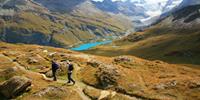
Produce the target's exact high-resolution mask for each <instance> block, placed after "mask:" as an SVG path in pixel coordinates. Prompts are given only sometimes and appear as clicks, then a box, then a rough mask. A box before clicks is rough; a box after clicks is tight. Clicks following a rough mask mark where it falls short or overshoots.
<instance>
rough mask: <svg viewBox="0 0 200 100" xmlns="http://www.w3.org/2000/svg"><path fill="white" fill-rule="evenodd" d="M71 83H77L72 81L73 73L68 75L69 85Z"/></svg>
mask: <svg viewBox="0 0 200 100" xmlns="http://www.w3.org/2000/svg"><path fill="white" fill-rule="evenodd" d="M71 81H72V82H73V83H74V84H75V81H74V80H73V79H72V73H68V83H71Z"/></svg>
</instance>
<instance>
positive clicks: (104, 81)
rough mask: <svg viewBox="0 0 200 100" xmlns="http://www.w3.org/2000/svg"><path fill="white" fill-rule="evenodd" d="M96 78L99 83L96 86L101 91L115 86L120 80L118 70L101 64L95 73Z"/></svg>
mask: <svg viewBox="0 0 200 100" xmlns="http://www.w3.org/2000/svg"><path fill="white" fill-rule="evenodd" d="M96 78H97V80H98V81H99V84H98V86H100V88H103V89H107V88H111V87H112V86H117V80H118V79H119V78H120V72H119V70H118V69H117V68H116V67H115V66H113V65H105V64H102V65H100V66H99V68H98V71H97V72H96Z"/></svg>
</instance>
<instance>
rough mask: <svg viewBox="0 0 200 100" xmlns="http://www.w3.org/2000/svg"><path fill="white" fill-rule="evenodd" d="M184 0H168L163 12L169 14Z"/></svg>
mask: <svg viewBox="0 0 200 100" xmlns="http://www.w3.org/2000/svg"><path fill="white" fill-rule="evenodd" d="M182 1H183V0H168V1H167V3H166V5H165V6H164V8H163V9H162V12H163V13H165V12H169V11H170V10H172V9H173V8H175V7H176V6H178V5H179V4H180V3H181V2H182Z"/></svg>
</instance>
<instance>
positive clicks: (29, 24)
mask: <svg viewBox="0 0 200 100" xmlns="http://www.w3.org/2000/svg"><path fill="white" fill-rule="evenodd" d="M24 6H25V7H26V6H31V7H33V8H34V9H33V10H30V9H26V10H20V11H18V12H17V13H16V14H15V16H14V17H11V19H10V20H7V21H4V22H5V23H4V25H3V26H2V25H1V26H0V33H3V32H2V30H3V28H5V27H6V28H8V29H9V30H10V31H12V32H15V33H16V34H20V35H21V36H26V35H28V34H29V36H31V35H35V34H36V33H41V34H42V35H44V36H45V37H48V36H50V35H51V36H53V37H52V38H53V41H51V43H49V44H48V45H52V46H59V47H69V46H71V45H76V44H78V43H79V44H80V43H82V42H88V41H90V40H92V39H95V38H97V36H96V34H94V33H90V32H89V31H88V30H87V27H88V26H92V27H95V28H96V30H95V29H94V30H91V31H92V32H96V33H98V34H101V35H102V36H107V35H108V36H109V35H117V34H120V33H124V32H125V31H126V29H127V26H123V25H122V23H119V21H118V20H113V19H116V18H113V17H112V20H111V19H109V18H106V20H105V21H104V19H105V17H109V16H108V15H106V14H105V15H104V13H101V12H100V13H99V15H98V16H99V17H98V18H96V16H95V14H94V16H87V15H81V14H80V13H76V16H74V15H71V14H65V15H64V14H55V13H50V12H48V11H47V10H46V9H44V8H43V7H40V6H38V5H36V4H32V3H29V4H28V5H24ZM110 17H111V16H110ZM2 18H3V17H2ZM2 18H0V19H2ZM51 18H53V19H54V21H53V20H52V19H51ZM65 24H67V26H66V27H67V28H65ZM128 28H130V26H129V27H128ZM24 30H26V31H28V32H26V33H24ZM105 30H110V31H112V34H107V32H106V31H105ZM21 31H22V32H21ZM34 32H35V33H34ZM9 33H10V32H9ZM21 33H23V34H21ZM32 33H33V34H32ZM52 34H53V35H52ZM3 40H5V39H3ZM12 40H16V41H17V40H18V39H17V38H16V39H15V36H12ZM27 41H28V40H27ZM41 41H42V40H41ZM37 44H38V43H37Z"/></svg>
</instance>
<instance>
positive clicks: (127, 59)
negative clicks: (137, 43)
mask: <svg viewBox="0 0 200 100" xmlns="http://www.w3.org/2000/svg"><path fill="white" fill-rule="evenodd" d="M114 61H115V62H117V63H122V62H131V61H132V59H131V58H129V57H126V56H119V57H116V58H114Z"/></svg>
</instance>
